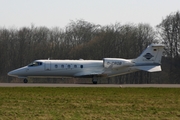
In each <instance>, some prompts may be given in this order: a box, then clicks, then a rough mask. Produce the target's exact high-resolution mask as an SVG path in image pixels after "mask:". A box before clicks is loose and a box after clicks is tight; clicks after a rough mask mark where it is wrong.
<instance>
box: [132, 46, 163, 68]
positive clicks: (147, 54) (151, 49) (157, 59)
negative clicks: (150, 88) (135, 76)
mask: <svg viewBox="0 0 180 120" xmlns="http://www.w3.org/2000/svg"><path fill="white" fill-rule="evenodd" d="M163 51H164V45H162V44H151V45H149V46H148V47H147V48H146V49H145V50H144V51H143V53H142V54H141V55H140V56H139V57H138V58H136V59H134V62H135V63H136V64H143V65H148V64H149V65H152V64H154V65H155V64H156V65H157V64H159V65H160V64H161V58H162V54H163Z"/></svg>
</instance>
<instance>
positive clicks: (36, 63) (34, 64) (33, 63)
mask: <svg viewBox="0 0 180 120" xmlns="http://www.w3.org/2000/svg"><path fill="white" fill-rule="evenodd" d="M42 64H43V63H42V62H32V63H30V64H29V65H28V66H29V67H33V66H41V65H42Z"/></svg>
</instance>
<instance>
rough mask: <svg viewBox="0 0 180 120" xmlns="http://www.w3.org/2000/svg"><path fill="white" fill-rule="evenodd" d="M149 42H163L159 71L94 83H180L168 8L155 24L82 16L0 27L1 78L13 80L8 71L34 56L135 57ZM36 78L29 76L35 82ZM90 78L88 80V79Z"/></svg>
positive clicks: (177, 22) (177, 33)
mask: <svg viewBox="0 0 180 120" xmlns="http://www.w3.org/2000/svg"><path fill="white" fill-rule="evenodd" d="M151 43H163V44H165V46H166V47H165V52H164V56H163V59H162V70H163V71H162V72H159V73H148V72H144V71H140V72H135V73H131V74H127V75H122V76H117V77H113V78H102V79H100V80H99V83H121V84H123V83H140V84H141V83H180V82H179V79H180V74H179V73H180V62H179V61H180V57H179V55H180V13H179V12H178V11H177V12H175V13H171V14H170V15H168V16H167V17H166V18H165V19H163V20H162V22H161V23H160V24H158V25H157V26H156V29H154V28H153V27H151V26H150V25H149V24H142V23H140V24H123V25H122V24H121V23H115V24H112V25H106V26H101V25H97V24H93V23H90V22H87V21H84V20H77V21H71V22H70V23H69V24H68V25H67V26H66V27H65V28H63V29H62V28H59V27H55V28H47V27H36V26H34V25H31V26H30V27H22V28H19V29H13V28H10V29H7V28H0V63H1V64H0V82H18V80H17V79H15V78H12V77H8V76H7V72H9V71H10V70H13V69H16V68H19V67H22V66H25V65H27V64H28V63H30V62H32V61H34V60H37V59H48V58H50V59H85V60H86V59H88V60H89V59H92V60H93V59H96V60H102V59H103V58H114V57H115V58H126V59H128V58H136V57H137V56H139V55H140V54H141V52H142V51H143V50H144V49H145V48H146V47H147V46H148V45H149V44H151ZM36 81H37V79H32V82H36ZM38 82H76V83H85V82H88V80H86V81H85V80H84V79H73V78H72V79H66V80H64V79H38ZM90 82H91V80H90Z"/></svg>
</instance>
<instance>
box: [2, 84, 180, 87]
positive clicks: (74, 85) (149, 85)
mask: <svg viewBox="0 0 180 120" xmlns="http://www.w3.org/2000/svg"><path fill="white" fill-rule="evenodd" d="M0 87H119V88H126V87H136V88H148V87H153V88H180V84H58V83H57V84H48V83H0Z"/></svg>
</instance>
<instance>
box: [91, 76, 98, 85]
mask: <svg viewBox="0 0 180 120" xmlns="http://www.w3.org/2000/svg"><path fill="white" fill-rule="evenodd" d="M97 81H98V78H97V76H93V78H92V83H93V84H97Z"/></svg>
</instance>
